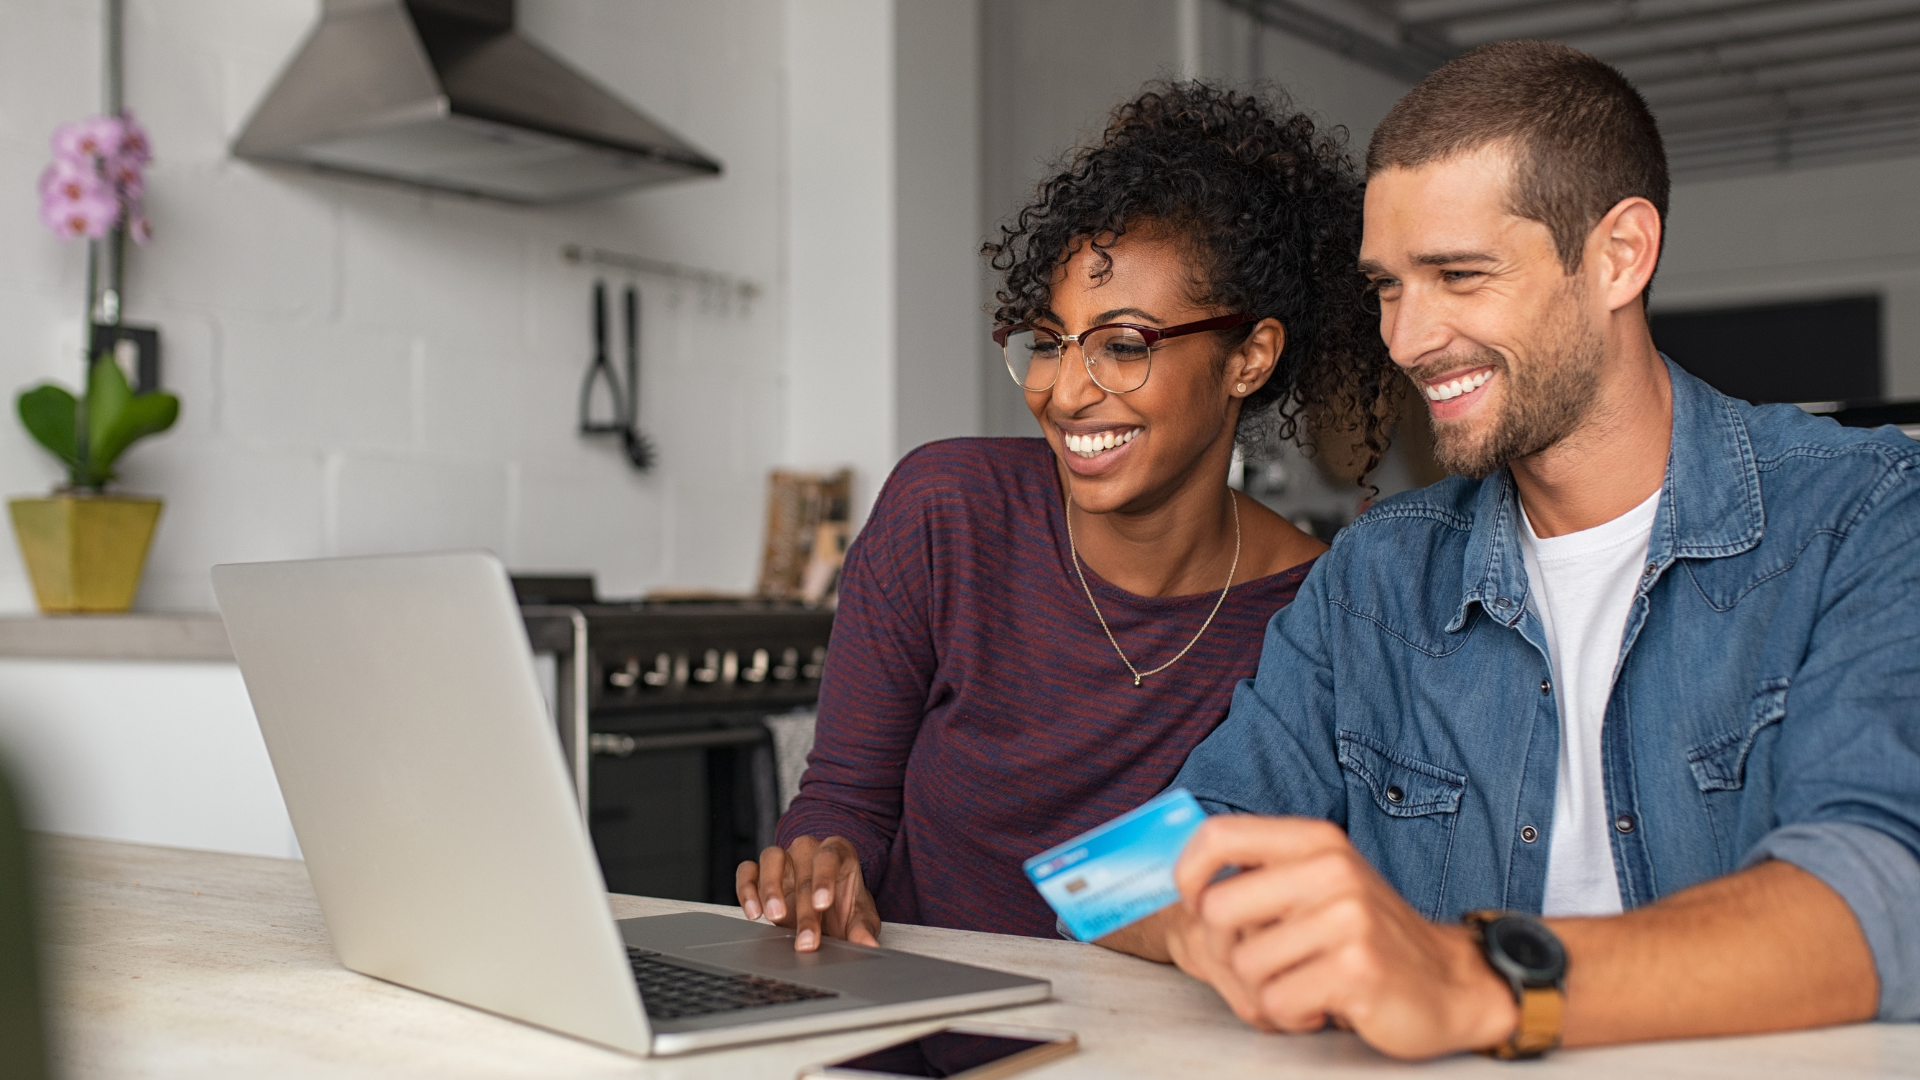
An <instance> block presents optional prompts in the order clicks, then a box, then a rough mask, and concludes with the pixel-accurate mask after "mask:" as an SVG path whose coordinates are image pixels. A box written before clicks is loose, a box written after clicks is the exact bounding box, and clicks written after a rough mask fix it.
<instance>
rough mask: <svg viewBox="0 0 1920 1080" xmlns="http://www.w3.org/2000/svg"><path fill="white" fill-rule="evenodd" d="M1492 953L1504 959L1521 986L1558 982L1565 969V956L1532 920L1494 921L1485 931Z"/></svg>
mask: <svg viewBox="0 0 1920 1080" xmlns="http://www.w3.org/2000/svg"><path fill="white" fill-rule="evenodd" d="M1486 934H1487V940H1488V941H1489V942H1490V943H1491V944H1492V945H1493V947H1494V950H1495V952H1496V953H1497V954H1498V955H1499V956H1501V957H1504V958H1505V959H1506V961H1507V962H1508V963H1509V964H1511V965H1512V966H1513V967H1514V968H1515V969H1517V971H1516V974H1518V975H1519V976H1520V978H1521V980H1522V981H1523V982H1526V983H1528V984H1540V983H1551V982H1555V981H1558V980H1559V978H1560V976H1561V974H1562V973H1563V972H1564V971H1565V970H1566V967H1567V954H1566V951H1565V950H1564V949H1562V948H1561V946H1560V939H1559V938H1557V937H1554V936H1553V933H1552V931H1550V930H1548V929H1547V928H1546V927H1544V926H1541V925H1540V924H1539V923H1536V922H1534V921H1533V920H1532V919H1514V918H1506V919H1496V920H1494V922H1493V923H1492V925H1490V926H1488V927H1487V929H1486Z"/></svg>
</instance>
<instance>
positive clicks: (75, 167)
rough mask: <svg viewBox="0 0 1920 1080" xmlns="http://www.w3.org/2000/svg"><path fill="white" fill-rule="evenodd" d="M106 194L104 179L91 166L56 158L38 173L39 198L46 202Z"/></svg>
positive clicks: (98, 196)
mask: <svg viewBox="0 0 1920 1080" xmlns="http://www.w3.org/2000/svg"><path fill="white" fill-rule="evenodd" d="M107 194H108V192H107V185H106V183H105V181H103V180H101V179H100V174H99V173H98V172H96V171H95V170H94V169H93V168H92V167H91V166H89V165H84V164H80V163H78V162H73V161H66V160H59V159H56V160H55V161H54V163H53V164H51V165H49V166H47V167H46V169H45V171H43V172H41V174H40V198H41V199H42V200H44V201H47V202H69V203H73V202H79V201H81V200H82V199H97V198H103V197H105V196H106V195H107Z"/></svg>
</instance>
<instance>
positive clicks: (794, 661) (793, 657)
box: [773, 649, 800, 682]
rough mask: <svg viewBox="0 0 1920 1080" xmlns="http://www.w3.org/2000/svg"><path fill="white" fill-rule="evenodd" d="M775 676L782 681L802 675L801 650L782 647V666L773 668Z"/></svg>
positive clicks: (789, 680) (788, 680)
mask: <svg viewBox="0 0 1920 1080" xmlns="http://www.w3.org/2000/svg"><path fill="white" fill-rule="evenodd" d="M773 677H774V678H776V679H778V680H780V681H781V682H792V681H793V680H795V679H797V678H799V677H800V650H799V649H782V650H781V651H780V666H779V667H777V668H774V669H773Z"/></svg>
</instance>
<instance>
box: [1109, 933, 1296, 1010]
mask: <svg viewBox="0 0 1920 1080" xmlns="http://www.w3.org/2000/svg"><path fill="white" fill-rule="evenodd" d="M1235 940H1237V939H1235V938H1232V937H1229V936H1228V935H1226V934H1223V933H1221V932H1220V931H1219V930H1217V929H1215V928H1214V927H1212V926H1210V925H1208V924H1207V923H1206V922H1204V921H1203V920H1201V919H1200V918H1199V917H1197V916H1196V915H1194V913H1193V909H1192V908H1190V907H1188V906H1187V905H1186V904H1180V903H1177V904H1173V905H1171V906H1169V907H1165V908H1162V909H1160V910H1159V911H1156V912H1154V913H1153V914H1152V915H1149V916H1147V917H1146V918H1144V919H1141V920H1140V921H1139V922H1136V923H1133V924H1131V925H1129V926H1123V927H1121V928H1120V929H1118V930H1115V931H1114V932H1113V933H1111V934H1108V935H1107V936H1106V937H1103V938H1100V939H1099V940H1097V941H1095V942H1094V944H1096V945H1099V946H1102V947H1104V948H1108V949H1112V950H1113V951H1115V952H1123V953H1128V954H1131V955H1133V956H1139V957H1143V958H1145V959H1148V960H1152V961H1155V962H1156V963H1161V964H1178V965H1179V966H1180V970H1182V971H1184V972H1186V973H1187V974H1189V975H1191V976H1193V977H1194V978H1196V979H1199V980H1200V981H1201V982H1204V983H1207V984H1209V985H1210V986H1212V987H1213V988H1214V989H1215V990H1217V991H1218V992H1219V994H1220V996H1221V997H1222V998H1223V999H1225V1001H1226V1003H1227V1006H1228V1008H1231V1009H1232V1010H1233V1013H1234V1015H1235V1016H1238V1017H1239V1018H1240V1019H1242V1020H1244V1021H1246V1022H1247V1023H1249V1024H1251V1025H1253V1026H1254V1027H1257V1028H1259V1029H1261V1030H1262V1031H1272V1030H1273V1025H1272V1024H1270V1023H1268V1022H1267V1019H1266V1017H1265V1016H1263V1015H1262V1014H1261V1012H1260V1010H1259V1008H1258V1007H1257V1006H1256V1005H1255V1004H1254V998H1253V992H1252V990H1251V989H1250V988H1249V987H1248V986H1247V985H1246V984H1245V983H1243V982H1241V980H1240V976H1239V974H1238V973H1237V972H1235V971H1234V970H1233V966H1232V964H1231V963H1230V962H1229V961H1228V951H1229V950H1230V949H1231V948H1232V946H1233V944H1234V942H1235Z"/></svg>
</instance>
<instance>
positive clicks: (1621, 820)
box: [1613, 814, 1633, 833]
mask: <svg viewBox="0 0 1920 1080" xmlns="http://www.w3.org/2000/svg"><path fill="white" fill-rule="evenodd" d="M1613 827H1614V828H1616V829H1618V830H1620V831H1621V832H1623V833H1630V832H1632V831H1633V815H1632V814H1621V815H1620V816H1619V817H1617V818H1614V819H1613Z"/></svg>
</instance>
